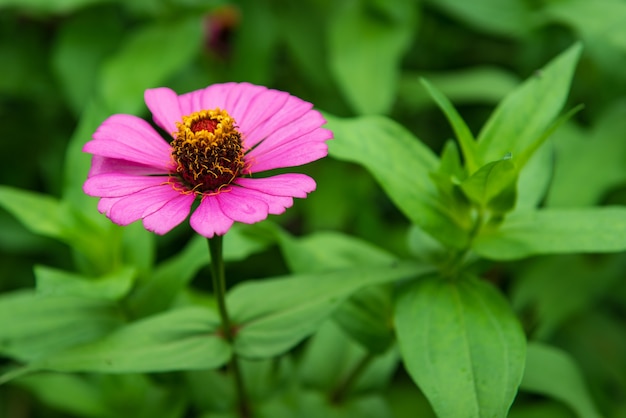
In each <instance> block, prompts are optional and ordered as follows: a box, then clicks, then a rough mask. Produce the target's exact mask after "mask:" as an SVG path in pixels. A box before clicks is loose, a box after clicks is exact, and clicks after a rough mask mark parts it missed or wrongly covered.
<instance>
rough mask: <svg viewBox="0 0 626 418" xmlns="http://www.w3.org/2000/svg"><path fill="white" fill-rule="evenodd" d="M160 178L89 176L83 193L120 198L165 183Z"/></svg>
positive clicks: (114, 175) (113, 174) (122, 175)
mask: <svg viewBox="0 0 626 418" xmlns="http://www.w3.org/2000/svg"><path fill="white" fill-rule="evenodd" d="M167 181H168V178H167V177H162V176H133V175H130V176H129V175H124V174H118V173H107V174H98V175H95V176H91V177H89V178H88V179H87V181H85V184H83V191H84V192H85V193H87V194H88V195H89V196H98V197H122V196H128V195H130V194H133V193H137V192H139V191H141V190H144V189H148V188H150V187H155V186H160V185H163V184H164V183H167Z"/></svg>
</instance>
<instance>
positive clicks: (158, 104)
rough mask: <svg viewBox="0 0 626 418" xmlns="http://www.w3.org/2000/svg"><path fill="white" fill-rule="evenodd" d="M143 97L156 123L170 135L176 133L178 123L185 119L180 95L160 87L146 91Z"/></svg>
mask: <svg viewBox="0 0 626 418" xmlns="http://www.w3.org/2000/svg"><path fill="white" fill-rule="evenodd" d="M143 97H144V101H145V102H146V106H148V109H150V112H152V118H153V120H154V122H155V123H156V124H157V125H159V126H160V127H161V128H163V130H164V131H165V132H167V133H168V134H170V135H172V134H173V133H174V132H176V131H177V128H176V122H180V121H182V119H183V113H182V112H181V110H180V104H179V103H178V95H177V94H176V93H175V92H174V91H173V90H171V89H168V88H167V87H160V88H156V89H148V90H146V91H145V93H144V95H143Z"/></svg>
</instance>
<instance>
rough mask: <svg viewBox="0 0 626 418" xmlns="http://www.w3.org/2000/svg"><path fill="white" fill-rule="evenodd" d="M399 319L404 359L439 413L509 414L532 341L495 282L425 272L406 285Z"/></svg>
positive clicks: (400, 299)
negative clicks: (425, 273)
mask: <svg viewBox="0 0 626 418" xmlns="http://www.w3.org/2000/svg"><path fill="white" fill-rule="evenodd" d="M395 321H396V329H397V334H398V343H399V346H400V352H401V354H402V358H403V360H404V364H405V366H406V368H407V370H408V372H409V374H410V375H411V377H412V378H413V380H414V381H415V382H416V383H417V385H418V386H419V387H420V389H421V390H422V392H423V393H424V394H425V395H426V397H427V398H428V400H429V401H430V403H431V405H432V407H433V409H434V410H435V412H436V413H437V416H438V417H440V418H447V417H450V418H457V417H468V418H471V417H506V415H507V411H508V409H509V407H510V405H511V403H512V402H513V399H514V397H515V394H516V392H517V387H518V385H519V383H520V381H521V378H522V373H523V370H524V357H525V351H526V341H525V337H524V333H523V331H522V328H521V326H520V324H519V322H518V321H517V318H516V317H515V315H514V314H513V312H512V310H511V308H510V306H509V304H508V302H507V301H506V300H505V299H504V298H503V297H502V295H501V294H500V293H499V292H498V291H497V290H496V289H494V288H493V287H492V286H491V285H489V284H487V283H486V282H484V281H481V280H479V279H477V278H473V277H462V278H459V279H458V280H456V281H448V280H445V279H442V278H440V277H433V276H431V277H427V278H424V279H422V280H418V281H416V282H414V283H413V284H411V285H410V286H409V287H407V288H404V289H402V290H401V292H400V293H399V297H398V300H397V305H396V315H395Z"/></svg>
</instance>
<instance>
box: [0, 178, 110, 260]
mask: <svg viewBox="0 0 626 418" xmlns="http://www.w3.org/2000/svg"><path fill="white" fill-rule="evenodd" d="M0 207H3V208H4V209H6V210H7V211H8V212H9V213H11V214H12V215H13V216H15V217H16V218H17V219H18V220H19V221H20V222H21V223H22V224H23V225H24V226H25V227H26V228H27V229H28V230H30V231H31V232H33V233H35V234H39V235H43V236H45V237H49V238H54V239H57V240H59V241H61V242H64V243H66V244H68V245H69V246H71V247H72V248H74V250H76V251H78V252H80V253H82V254H83V255H85V256H86V257H87V258H88V259H89V261H90V262H91V263H93V265H94V266H100V269H101V271H106V269H104V267H103V266H111V265H113V262H112V253H111V250H110V248H109V246H108V245H107V239H106V237H107V231H105V230H103V229H102V228H100V227H99V226H98V225H97V224H95V223H93V222H92V221H91V220H90V219H87V218H86V217H84V216H83V215H82V214H80V213H78V212H77V211H76V210H74V209H73V207H71V206H70V205H69V204H67V203H65V202H63V201H59V200H57V199H55V198H53V197H52V196H48V195H45V194H41V193H35V192H31V191H27V190H21V189H18V188H13V187H9V186H3V185H0Z"/></svg>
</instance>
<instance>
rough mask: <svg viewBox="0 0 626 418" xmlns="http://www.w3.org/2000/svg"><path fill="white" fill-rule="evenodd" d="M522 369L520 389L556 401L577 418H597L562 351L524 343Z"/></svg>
mask: <svg viewBox="0 0 626 418" xmlns="http://www.w3.org/2000/svg"><path fill="white" fill-rule="evenodd" d="M526 354H527V357H526V370H525V371H524V378H523V379H522V384H521V387H520V389H522V390H524V391H529V392H533V393H540V394H542V395H547V396H550V397H552V398H554V399H558V400H560V401H562V402H563V403H565V404H566V405H568V406H569V407H570V408H572V409H573V410H574V411H576V413H577V414H578V416H579V417H580V418H600V417H601V415H600V413H599V412H598V410H597V409H596V407H595V405H594V403H593V400H592V399H591V396H590V395H589V392H588V391H587V388H586V385H585V382H584V380H583V377H582V374H581V373H580V370H579V369H578V367H577V366H576V363H574V361H573V360H572V358H571V357H570V356H569V355H568V354H567V353H566V352H564V351H562V350H559V349H558V348H555V347H550V346H548V345H544V344H539V343H530V344H528V350H527V353H526Z"/></svg>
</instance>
